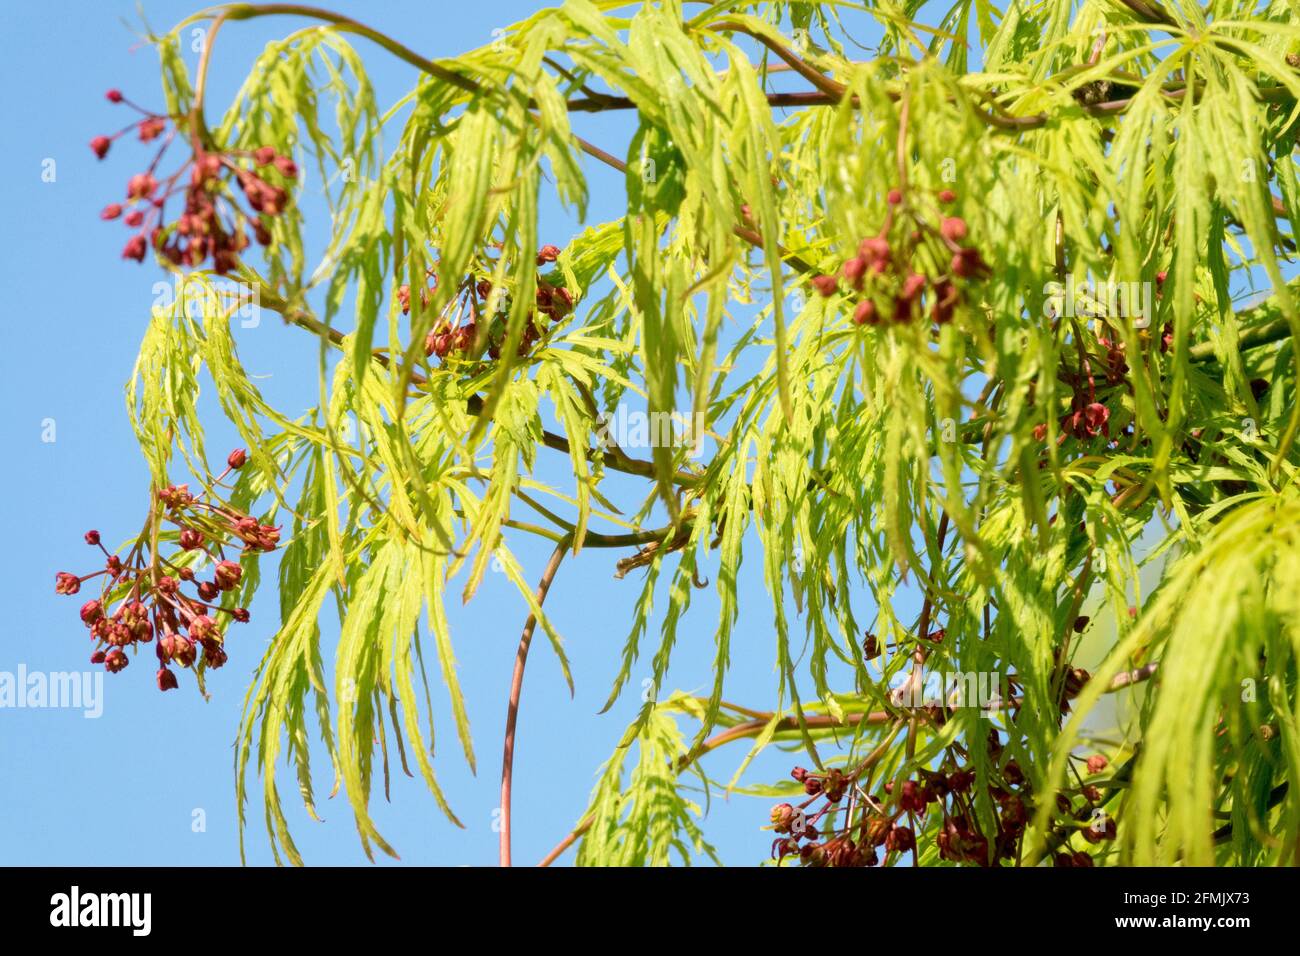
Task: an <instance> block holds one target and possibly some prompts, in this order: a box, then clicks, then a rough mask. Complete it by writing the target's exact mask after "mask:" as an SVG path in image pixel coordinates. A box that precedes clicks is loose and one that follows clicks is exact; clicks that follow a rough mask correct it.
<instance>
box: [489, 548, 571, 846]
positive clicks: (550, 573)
mask: <svg viewBox="0 0 1300 956" xmlns="http://www.w3.org/2000/svg"><path fill="white" fill-rule="evenodd" d="M570 543H571V539H569V538H568V537H566V538H565V539H564V540H563V541H561V542H560V543H559V544H557V545H556V546H555V550H554V551H553V552H551V560H550V561H548V562H547V563H546V570H545V571H543V572H542V579H541V580H540V581H539V582H538V583H537V606H538V607H539V608H540V607H541V606H542V602H544V601H545V600H546V592H548V591H549V590H550V589H551V582H552V581H554V580H555V572H556V571H558V570H560V562H561V561H563V560H564V553H565V552H566V551H568V550H569V544H570ZM536 627H537V615H535V614H529V615H528V620H527V621H526V622H525V623H524V633H523V634H522V635H521V636H520V638H519V650H518V651H516V652H515V670H514V675H513V676H512V677H511V679H510V701H509V703H508V704H507V706H506V742H505V752H504V754H503V755H502V758H501V865H502V866H509V865H510V790H511V784H512V783H513V779H514V759H515V726H516V724H517V723H518V721H519V695H520V693H521V692H522V691H523V688H524V665H525V664H527V663H528V647H529V645H531V644H532V642H533V631H534V630H535V629H536Z"/></svg>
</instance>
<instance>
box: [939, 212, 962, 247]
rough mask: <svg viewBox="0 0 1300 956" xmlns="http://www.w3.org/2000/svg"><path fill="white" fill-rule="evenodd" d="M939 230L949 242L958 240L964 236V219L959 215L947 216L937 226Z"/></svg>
mask: <svg viewBox="0 0 1300 956" xmlns="http://www.w3.org/2000/svg"><path fill="white" fill-rule="evenodd" d="M939 232H941V233H942V234H943V237H944V238H945V239H947V240H948V241H949V242H960V241H961V240H963V239H965V238H966V220H965V219H962V218H961V217H960V216H949V217H948V218H947V219H945V220H944V221H943V223H942V224H941V225H940V226H939Z"/></svg>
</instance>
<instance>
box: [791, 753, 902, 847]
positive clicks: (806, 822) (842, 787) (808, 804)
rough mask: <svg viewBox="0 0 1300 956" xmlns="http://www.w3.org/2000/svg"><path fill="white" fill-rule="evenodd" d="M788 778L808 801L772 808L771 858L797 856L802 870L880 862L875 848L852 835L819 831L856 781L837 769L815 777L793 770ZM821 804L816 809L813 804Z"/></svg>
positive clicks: (845, 831)
mask: <svg viewBox="0 0 1300 956" xmlns="http://www.w3.org/2000/svg"><path fill="white" fill-rule="evenodd" d="M790 776H792V777H793V778H794V779H795V780H797V781H798V782H799V783H801V784H802V785H803V789H804V793H805V794H807V795H808V799H806V800H804V801H803V802H802V803H800V804H799V805H798V806H792V805H791V804H788V803H781V804H778V805H777V806H775V807H773V808H772V815H771V826H772V829H773V830H774V831H776V833H777V834H778V837H777V839H776V840H775V841H774V842H773V844H772V855H773V856H774V857H776V858H777V859H781V860H783V859H785V858H786V857H787V856H796V857H798V858H799V862H800V863H801V864H802V865H804V866H829V867H862V866H875V865H876V864H877V863H878V862H880V860H879V857H878V855H877V853H876V849H875V848H876V846H877V845H878V844H873V843H871V842H870V841H868V840H867V839H865V838H864V837H863V835H862V834H858V833H855V832H853V831H852V829H851V828H844V829H836V828H835V827H834V826H832V825H830V824H826V825H825V830H824V831H823V830H822V829H821V827H822V820H823V818H825V817H827V815H828V814H830V813H831V812H832V810H833V809H834V808H836V807H837V806H838V805H839V804H840V803H841V802H842V801H843V800H844V797H845V795H846V794H847V793H848V792H849V790H850V788H854V787H856V778H855V776H854V775H852V774H845V773H844V772H843V771H841V770H838V769H834V768H832V769H830V770H826V771H824V772H822V773H814V772H812V771H809V770H805V769H804V768H803V767H795V768H794V769H793V770H791V771H790ZM818 801H823V803H822V805H821V807H820V808H818V809H815V810H814V809H812V806H813V804H815V803H817V802H818Z"/></svg>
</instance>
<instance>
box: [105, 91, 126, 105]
mask: <svg viewBox="0 0 1300 956" xmlns="http://www.w3.org/2000/svg"><path fill="white" fill-rule="evenodd" d="M104 99H106V100H108V101H109V102H110V103H120V102H122V93H121V91H120V90H109V91H108V92H107V93H105V94H104Z"/></svg>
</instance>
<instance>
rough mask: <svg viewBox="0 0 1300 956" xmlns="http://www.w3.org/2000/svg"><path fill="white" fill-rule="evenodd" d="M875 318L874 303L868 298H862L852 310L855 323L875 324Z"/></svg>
mask: <svg viewBox="0 0 1300 956" xmlns="http://www.w3.org/2000/svg"><path fill="white" fill-rule="evenodd" d="M877 318H878V317H877V315H876V303H874V302H872V301H871V300H870V299H863V300H862V301H861V302H859V303H858V307H857V308H856V309H854V310H853V322H854V324H855V325H875V324H876V320H877Z"/></svg>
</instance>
